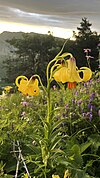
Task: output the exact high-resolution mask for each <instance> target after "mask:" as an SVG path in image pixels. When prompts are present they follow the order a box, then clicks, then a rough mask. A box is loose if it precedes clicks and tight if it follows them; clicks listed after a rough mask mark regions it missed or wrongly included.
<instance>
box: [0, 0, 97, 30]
mask: <svg viewBox="0 0 100 178" xmlns="http://www.w3.org/2000/svg"><path fill="white" fill-rule="evenodd" d="M83 17H87V18H88V19H89V21H90V22H91V23H92V24H93V28H94V29H97V30H98V31H99V29H100V24H99V19H100V0H83V1H82V0H62V1H61V0H0V20H1V21H8V22H16V23H23V24H29V25H39V26H50V27H61V28H67V29H72V30H75V29H76V28H77V26H79V23H80V21H81V19H82V18H83Z"/></svg>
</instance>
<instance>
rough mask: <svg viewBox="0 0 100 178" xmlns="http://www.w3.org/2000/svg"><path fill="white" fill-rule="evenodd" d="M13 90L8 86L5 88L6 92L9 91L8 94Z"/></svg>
mask: <svg viewBox="0 0 100 178" xmlns="http://www.w3.org/2000/svg"><path fill="white" fill-rule="evenodd" d="M11 89H12V87H11V86H6V87H5V88H4V90H5V91H7V92H9V91H10V90H11Z"/></svg>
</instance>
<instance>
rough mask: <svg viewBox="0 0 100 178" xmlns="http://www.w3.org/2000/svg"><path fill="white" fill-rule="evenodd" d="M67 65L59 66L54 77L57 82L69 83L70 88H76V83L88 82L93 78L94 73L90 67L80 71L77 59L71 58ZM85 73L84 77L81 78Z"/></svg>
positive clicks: (82, 68)
mask: <svg viewBox="0 0 100 178" xmlns="http://www.w3.org/2000/svg"><path fill="white" fill-rule="evenodd" d="M66 63H67V65H66V64H59V66H58V70H57V69H56V71H55V73H54V75H53V77H54V79H55V80H56V81H57V82H62V83H66V82H68V88H75V87H76V82H83V81H88V80H89V79H90V78H91V76H92V71H91V70H90V69H89V68H88V67H81V68H80V69H79V70H78V68H77V66H76V61H75V58H70V59H69V60H67V61H66ZM80 73H83V77H81V76H80Z"/></svg>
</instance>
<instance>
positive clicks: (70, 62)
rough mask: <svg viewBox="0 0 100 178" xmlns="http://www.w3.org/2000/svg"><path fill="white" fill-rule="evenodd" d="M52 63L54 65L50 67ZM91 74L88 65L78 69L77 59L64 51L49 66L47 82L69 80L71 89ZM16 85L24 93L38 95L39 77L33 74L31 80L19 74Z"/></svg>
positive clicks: (86, 79)
mask: <svg viewBox="0 0 100 178" xmlns="http://www.w3.org/2000/svg"><path fill="white" fill-rule="evenodd" d="M68 56H70V58H69V59H67V60H65V57H68ZM59 62H60V63H59ZM52 63H53V65H52V67H51V69H50V65H51V64H52ZM49 70H50V71H49ZM49 73H50V78H49ZM81 74H82V77H81ZM91 76H92V71H91V70H90V69H89V68H88V67H81V68H80V69H78V67H77V66H76V60H75V58H74V57H73V56H72V54H70V53H64V54H62V55H61V56H57V57H56V58H54V59H53V60H52V61H50V63H49V64H48V66H47V83H48V81H49V82H50V81H52V80H55V81H56V82H59V83H66V82H68V88H69V89H71V88H76V83H79V82H83V81H88V80H89V79H90V78H91ZM49 79H50V80H49ZM16 85H17V86H18V90H19V91H20V92H22V93H23V94H24V95H30V96H37V95H38V94H39V87H38V79H37V77H36V75H33V76H32V77H31V78H30V79H29V80H28V78H27V77H25V76H19V77H17V79H16Z"/></svg>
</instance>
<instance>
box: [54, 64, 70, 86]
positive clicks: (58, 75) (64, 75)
mask: <svg viewBox="0 0 100 178" xmlns="http://www.w3.org/2000/svg"><path fill="white" fill-rule="evenodd" d="M53 77H54V79H55V80H56V81H57V82H62V83H66V82H67V81H68V79H69V78H68V68H67V67H62V68H60V69H59V70H58V71H56V72H55V73H54V75H53Z"/></svg>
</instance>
